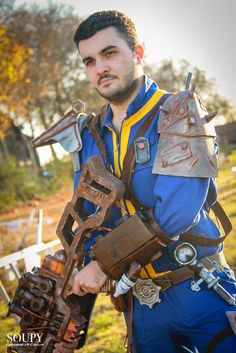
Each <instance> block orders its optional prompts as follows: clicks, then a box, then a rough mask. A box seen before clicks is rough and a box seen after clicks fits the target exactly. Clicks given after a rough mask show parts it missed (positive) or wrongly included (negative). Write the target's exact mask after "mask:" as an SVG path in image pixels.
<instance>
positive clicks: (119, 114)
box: [110, 76, 144, 131]
mask: <svg viewBox="0 0 236 353" xmlns="http://www.w3.org/2000/svg"><path fill="white" fill-rule="evenodd" d="M143 80H144V78H143V76H142V77H139V79H138V84H137V87H136V89H135V90H134V92H133V93H132V94H131V96H130V97H129V98H128V99H127V100H126V101H125V102H122V103H117V104H116V103H110V107H111V110H112V112H113V119H112V121H113V125H114V127H115V129H116V130H117V131H120V128H121V124H122V121H123V120H124V118H125V116H126V111H127V109H128V106H129V104H130V103H131V102H132V101H133V100H134V98H135V97H136V96H137V94H138V92H139V91H140V88H141V87H142V84H143Z"/></svg>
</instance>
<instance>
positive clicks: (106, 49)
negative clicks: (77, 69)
mask: <svg viewBox="0 0 236 353" xmlns="http://www.w3.org/2000/svg"><path fill="white" fill-rule="evenodd" d="M115 48H117V46H115V45H108V46H107V47H105V48H103V49H102V50H101V51H100V52H99V54H104V53H106V52H107V51H108V50H110V49H115ZM91 59H93V58H92V57H91V56H87V57H85V58H84V59H83V63H84V64H85V63H86V61H88V60H91Z"/></svg>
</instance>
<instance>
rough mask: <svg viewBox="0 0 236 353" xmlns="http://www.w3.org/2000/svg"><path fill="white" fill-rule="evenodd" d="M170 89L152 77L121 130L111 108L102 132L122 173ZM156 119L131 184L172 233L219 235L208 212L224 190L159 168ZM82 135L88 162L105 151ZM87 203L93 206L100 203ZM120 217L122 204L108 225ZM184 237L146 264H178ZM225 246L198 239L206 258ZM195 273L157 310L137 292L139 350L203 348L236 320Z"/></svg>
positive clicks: (227, 343) (167, 352)
mask: <svg viewBox="0 0 236 353" xmlns="http://www.w3.org/2000/svg"><path fill="white" fill-rule="evenodd" d="M164 94H165V92H164V91H161V90H159V88H158V86H157V84H156V83H155V82H154V81H152V80H151V79H149V78H147V77H146V76H145V82H144V84H143V86H142V87H141V90H140V92H139V93H138V95H137V96H136V97H135V99H134V100H133V101H132V102H131V104H130V105H129V107H128V109H127V112H126V117H125V119H124V120H123V123H122V127H121V132H120V134H118V133H116V132H115V129H114V127H113V124H112V111H111V109H110V107H109V108H108V111H107V113H106V115H105V118H104V119H103V121H102V123H101V126H100V131H101V136H102V138H103V141H104V143H105V146H106V151H107V155H108V159H109V162H110V164H111V165H112V167H113V169H114V171H115V174H116V175H118V176H120V173H121V170H122V167H123V160H124V156H125V153H126V150H127V147H128V146H129V144H130V143H133V137H134V135H135V133H136V131H137V130H138V128H139V127H140V126H141V125H142V124H143V121H144V120H145V119H146V118H147V116H148V115H149V112H150V111H151V110H152V108H153V107H154V106H155V105H156V103H157V102H158V100H159V99H160V98H161V97H162V96H163V95H164ZM157 121H158V113H157V114H156V116H155V118H154V119H153V120H152V122H151V124H150V126H149V128H148V129H147V131H146V133H145V137H146V138H147V139H148V141H149V146H150V158H149V160H148V161H147V162H146V163H144V164H138V163H136V164H135V166H134V171H133V175H132V180H131V189H132V191H133V192H134V194H135V195H136V197H137V198H138V200H139V201H140V202H141V203H142V204H143V205H144V206H146V207H148V208H152V209H153V211H154V215H155V218H156V221H157V223H158V224H159V225H160V227H161V228H162V229H163V230H164V231H165V232H166V234H167V235H169V236H170V237H174V236H178V235H180V234H182V233H184V232H186V231H190V232H191V233H203V234H205V235H206V236H208V237H219V236H220V231H219V229H218V227H217V226H216V224H215V223H214V222H213V220H212V219H211V218H210V217H209V214H208V212H209V208H210V206H211V205H212V204H213V203H214V202H215V200H216V197H217V193H216V187H215V183H214V180H213V179H212V178H193V177H192V178H190V177H179V176H178V177H177V176H176V177H175V176H167V175H156V174H153V173H152V166H153V160H154V156H155V154H156V151H157V148H158V133H157ZM82 141H83V148H82V150H81V151H80V162H81V163H82V164H84V163H86V160H87V159H88V158H89V157H90V156H93V155H100V152H99V149H98V147H97V145H96V143H95V141H94V139H93V137H92V135H91V134H90V132H89V130H88V129H84V130H83V133H82ZM80 173H81V171H78V172H76V174H75V179H74V185H75V186H76V185H77V184H78V181H79V177H80ZM123 205H124V207H125V208H126V210H127V212H130V213H131V214H132V213H133V212H134V208H133V206H132V205H131V203H130V202H129V201H127V200H124V203H123ZM87 207H88V209H90V211H91V212H93V205H87ZM119 217H120V210H119V209H115V210H114V212H113V214H112V217H111V220H110V224H109V225H110V226H111V227H113V226H114V222H115V220H116V219H118V218H119ZM92 244H93V238H91V239H89V241H88V243H87V247H88V248H89V247H90V246H91V245H92ZM178 244H179V242H178V241H177V242H174V243H171V244H169V245H168V246H167V248H166V249H165V250H163V255H162V256H161V257H160V258H158V259H157V260H155V261H154V262H152V263H151V264H149V265H147V266H146V268H145V272H146V273H147V274H148V276H149V277H153V276H155V274H156V273H159V272H164V271H169V270H175V269H176V268H177V267H178V265H177V264H176V263H175V261H174V258H173V252H174V249H175V248H176V246H177V245H178ZM220 250H222V244H221V245H218V246H215V247H203V246H197V254H198V255H197V256H198V258H202V257H204V256H208V255H211V254H214V253H216V252H218V251H220ZM217 275H218V276H220V278H221V280H220V283H221V285H223V286H224V288H225V289H227V290H228V291H229V292H230V293H231V294H235V293H236V286H235V284H236V281H235V279H234V278H233V275H232V273H231V271H230V270H229V269H225V270H223V271H220V272H218V273H217ZM197 279H198V278H197ZM192 280H193V279H189V280H185V281H183V282H181V283H179V284H175V285H174V286H172V287H171V288H169V289H168V290H166V291H164V292H161V294H160V298H161V302H160V303H157V304H155V305H154V307H153V308H152V309H150V308H149V307H148V306H146V305H140V303H139V301H138V300H137V299H136V298H134V314H133V345H134V350H135V353H176V352H178V353H180V352H183V353H184V352H189V351H191V352H192V351H194V352H195V351H198V352H200V353H204V351H205V348H206V346H207V344H208V343H209V341H210V340H211V339H212V338H213V336H214V335H215V334H216V333H217V332H218V331H220V330H221V329H223V328H225V327H226V326H228V325H229V322H228V319H227V317H226V315H225V312H226V311H228V310H229V311H232V310H234V311H236V307H235V306H230V305H228V304H227V302H226V301H224V300H223V299H222V298H221V297H220V296H219V295H218V294H217V293H216V292H215V291H214V290H213V289H208V288H206V286H205V287H204V285H202V289H201V290H200V291H199V292H194V291H193V290H191V288H190V286H191V282H192ZM184 346H185V347H186V348H184ZM181 347H182V348H181ZM194 347H195V348H194ZM195 349H197V350H195ZM222 352H227V353H233V352H236V337H235V336H233V335H231V336H228V337H227V338H226V339H224V340H223V341H222V342H221V343H220V344H219V345H218V346H217V348H216V349H215V350H214V353H222Z"/></svg>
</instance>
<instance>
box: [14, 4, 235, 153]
mask: <svg viewBox="0 0 236 353" xmlns="http://www.w3.org/2000/svg"><path fill="white" fill-rule="evenodd" d="M54 1H55V0H54ZM33 3H37V4H38V5H40V6H44V5H45V4H47V0H16V4H18V5H19V4H33ZM56 3H57V4H60V3H63V4H65V5H71V6H72V7H73V8H74V13H75V14H77V15H79V16H81V17H86V16H88V15H90V14H92V13H93V12H95V11H99V10H111V9H116V10H118V11H121V12H124V13H125V14H127V15H128V16H130V17H131V18H132V19H133V20H134V22H135V24H136V27H137V31H138V33H139V36H140V39H141V41H142V42H143V43H144V45H145V50H146V61H147V62H148V63H150V64H151V63H157V64H158V63H160V62H161V61H162V60H165V59H172V60H173V61H174V62H176V63H177V62H178V60H181V59H184V60H187V61H188V62H190V64H191V65H192V66H193V67H198V68H199V69H201V70H204V71H205V72H206V76H207V77H208V78H215V81H216V89H217V91H218V93H219V94H221V95H223V96H225V97H226V98H227V99H229V100H230V101H231V102H232V103H233V104H234V105H235V106H236V89H235V80H236V69H235V63H236V44H235V43H236V40H235V36H236V1H235V0H166V1H165V0H161V1H160V0H97V1H96V0H57V1H56ZM186 77H187V72H186ZM163 88H164V87H163ZM183 88H184V83H183ZM196 91H197V89H196ZM197 93H199V94H200V92H198V91H197ZM45 149H46V147H45ZM42 152H43V151H41V153H40V154H41V155H43V153H42ZM46 154H47V153H46V151H45V154H44V155H46ZM41 159H42V157H41Z"/></svg>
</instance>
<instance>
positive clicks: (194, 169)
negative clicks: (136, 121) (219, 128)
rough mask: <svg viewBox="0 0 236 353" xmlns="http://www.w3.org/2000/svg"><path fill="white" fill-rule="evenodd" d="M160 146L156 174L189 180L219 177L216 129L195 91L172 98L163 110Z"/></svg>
mask: <svg viewBox="0 0 236 353" xmlns="http://www.w3.org/2000/svg"><path fill="white" fill-rule="evenodd" d="M160 109H161V111H160V115H159V119H158V133H159V143H158V150H157V153H156V156H155V159H154V165H153V173H154V174H165V175H173V176H187V177H216V176H217V159H216V153H215V149H214V139H215V137H216V133H215V129H214V126H213V124H212V123H210V121H211V120H212V119H213V117H214V116H215V115H216V112H215V113H211V114H208V112H207V110H206V109H205V107H204V106H203V104H202V103H201V101H200V99H199V97H198V96H197V95H196V94H195V93H194V92H193V89H192V90H188V89H187V90H185V91H183V92H179V93H177V94H173V95H171V96H170V97H169V98H168V99H167V100H166V101H165V103H164V104H163V106H162V107H161V108H160Z"/></svg>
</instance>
